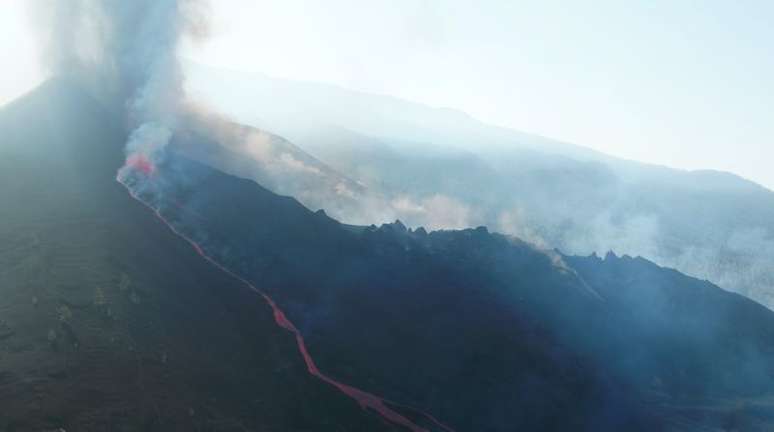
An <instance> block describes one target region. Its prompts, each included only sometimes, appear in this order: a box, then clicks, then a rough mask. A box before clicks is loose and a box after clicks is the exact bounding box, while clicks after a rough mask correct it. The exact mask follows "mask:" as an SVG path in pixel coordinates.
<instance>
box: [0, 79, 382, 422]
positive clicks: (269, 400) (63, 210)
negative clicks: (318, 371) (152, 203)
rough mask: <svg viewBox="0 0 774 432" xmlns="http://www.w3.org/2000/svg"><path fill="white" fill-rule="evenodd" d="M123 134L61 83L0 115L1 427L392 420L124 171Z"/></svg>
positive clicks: (95, 107)
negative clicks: (333, 379) (187, 237)
mask: <svg viewBox="0 0 774 432" xmlns="http://www.w3.org/2000/svg"><path fill="white" fill-rule="evenodd" d="M124 138H125V137H124V136H123V134H122V133H121V129H120V128H119V127H117V125H116V122H115V121H114V119H113V118H112V116H110V115H108V114H107V113H106V112H105V111H104V110H103V109H102V107H101V106H100V105H99V104H97V103H96V102H95V101H94V100H92V99H91V98H90V97H89V96H87V95H86V94H84V93H82V92H80V91H79V90H78V89H77V88H75V87H73V86H72V85H70V84H69V83H68V82H66V81H63V80H52V81H49V82H48V83H46V84H44V85H42V86H41V87H40V88H38V89H36V90H35V91H33V92H32V93H31V94H28V95H27V96H25V97H23V98H22V99H20V100H17V101H15V102H13V103H12V104H10V105H8V106H5V107H3V108H2V110H0V200H2V202H3V203H4V204H3V205H0V221H1V222H2V223H0V245H1V246H0V407H2V408H0V430H2V431H8V432H11V431H43V430H69V431H105V430H126V431H130V430H131V431H134V430H147V431H155V430H158V431H165V432H166V431H177V430H179V431H193V430H202V431H203V430H207V431H245V430H282V431H285V430H288V431H308V430H349V431H362V430H392V428H391V427H390V426H388V425H387V424H386V423H385V422H384V421H383V420H382V419H380V418H379V416H377V415H374V414H373V413H369V412H367V411H365V410H362V409H361V408H360V407H358V405H357V403H355V402H354V401H353V400H351V399H350V398H348V397H346V396H345V395H343V394H342V393H341V392H340V391H338V390H337V389H335V388H334V387H333V386H331V385H328V384H326V383H324V382H322V381H320V380H318V379H316V378H315V377H313V376H311V375H309V373H308V372H307V367H306V365H305V363H304V359H303V358H302V356H301V354H300V353H299V351H298V347H297V345H296V340H295V338H294V336H293V335H292V334H291V333H289V332H287V331H286V330H284V329H282V328H280V327H279V326H278V325H277V324H276V323H275V320H274V316H273V313H272V310H271V308H270V307H269V305H267V304H266V303H265V302H264V301H263V299H261V298H260V297H259V296H257V295H256V294H255V293H254V292H252V291H251V290H249V289H248V287H247V286H246V285H245V284H243V283H241V282H240V281H238V280H236V279H235V278H233V277H232V276H229V275H228V274H226V273H224V272H223V271H222V270H220V269H218V268H216V267H214V266H213V265H211V264H210V263H208V262H207V261H205V260H204V259H202V257H201V256H199V255H198V254H197V253H196V252H195V250H194V249H193V248H192V247H191V245H190V244H188V243H187V242H185V241H184V240H182V239H181V238H179V237H178V236H176V235H175V234H173V233H172V231H170V229H169V228H168V227H167V226H166V225H165V224H164V223H162V221H161V220H159V219H158V218H157V217H155V216H154V215H153V213H152V212H151V211H149V210H148V209H147V208H146V207H145V206H143V205H142V204H141V203H139V202H137V201H135V200H133V199H132V198H131V197H130V196H129V194H128V193H127V191H126V190H125V188H124V187H123V186H122V185H120V184H119V183H117V182H116V181H115V173H116V170H117V168H118V167H119V166H121V165H122V163H123V150H122V148H123V143H124ZM60 428H61V429H60Z"/></svg>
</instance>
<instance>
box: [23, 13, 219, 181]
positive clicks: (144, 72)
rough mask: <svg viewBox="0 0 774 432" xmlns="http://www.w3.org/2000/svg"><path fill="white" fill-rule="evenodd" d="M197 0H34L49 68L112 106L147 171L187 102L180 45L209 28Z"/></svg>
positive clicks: (133, 159)
mask: <svg viewBox="0 0 774 432" xmlns="http://www.w3.org/2000/svg"><path fill="white" fill-rule="evenodd" d="M206 8H207V3H206V2H205V1H202V0H132V1H126V0H72V1H67V2H62V1H51V0H48V1H46V0H39V1H37V2H34V3H33V4H32V14H33V19H34V20H36V21H38V22H37V23H36V24H37V28H39V29H42V30H41V34H40V37H41V39H42V45H43V47H44V49H43V50H42V52H43V61H44V64H46V65H47V66H48V67H49V68H50V69H51V70H50V72H51V74H52V75H56V76H59V77H63V78H66V79H69V80H72V81H75V82H77V84H78V85H79V86H80V87H82V88H85V89H88V90H89V91H90V92H91V93H92V95H93V96H94V97H96V98H97V99H98V100H100V101H101V102H102V103H104V104H105V105H106V106H108V107H109V108H110V109H112V110H114V111H115V112H116V114H118V115H119V116H120V118H121V119H122V121H123V122H124V127H125V128H126V132H127V135H128V140H127V146H126V152H127V162H128V163H129V164H133V165H136V167H138V168H140V169H141V170H142V171H144V172H151V171H152V170H153V166H154V162H155V161H157V160H158V159H159V158H161V157H163V149H164V148H165V147H166V145H167V143H168V142H169V140H170V138H171V137H172V135H173V133H174V131H175V129H176V127H177V125H178V121H179V118H180V115H181V113H182V107H183V106H184V103H183V101H184V93H183V82H182V80H183V75H182V72H181V68H180V65H179V63H178V59H177V51H178V48H179V47H180V44H181V41H182V40H183V39H184V38H185V37H190V38H194V39H199V38H203V37H205V36H206V34H207V28H208V27H207V20H206Z"/></svg>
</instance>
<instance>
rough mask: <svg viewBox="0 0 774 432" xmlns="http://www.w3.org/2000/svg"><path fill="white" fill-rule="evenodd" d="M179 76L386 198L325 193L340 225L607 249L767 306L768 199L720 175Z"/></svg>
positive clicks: (244, 80)
mask: <svg viewBox="0 0 774 432" xmlns="http://www.w3.org/2000/svg"><path fill="white" fill-rule="evenodd" d="M186 70H187V72H188V75H189V84H188V87H189V89H190V90H191V91H192V92H193V93H194V94H197V95H199V96H200V97H201V98H203V99H204V100H206V101H208V102H209V103H211V104H212V105H214V106H215V107H217V108H218V109H220V110H221V111H222V112H224V113H227V114H229V115H231V116H234V117H235V118H236V119H237V120H238V121H240V122H243V123H246V124H251V125H254V126H257V127H261V128H262V129H264V130H268V131H272V132H274V133H277V134H280V135H282V136H284V137H286V138H288V139H289V140H291V141H293V142H294V143H295V144H297V145H299V146H300V147H302V148H303V149H305V150H306V151H307V152H309V153H311V154H312V155H314V156H315V157H317V158H318V159H320V160H322V161H323V162H325V163H327V164H329V165H330V166H332V167H334V168H335V169H336V170H337V171H339V172H341V173H343V174H344V175H346V176H347V177H349V178H351V179H353V180H355V181H359V182H362V183H363V184H365V185H366V186H367V187H368V188H369V190H371V191H372V192H378V194H379V195H380V196H383V197H386V198H385V199H377V200H368V201H364V204H363V205H362V206H361V207H362V208H360V209H356V210H353V209H351V208H344V207H339V206H337V205H336V204H335V202H336V200H335V198H336V197H335V195H333V194H331V196H332V197H333V198H334V200H333V201H332V202H331V203H330V204H328V205H327V206H324V207H323V208H326V210H328V211H329V213H330V214H331V215H332V216H334V217H335V218H337V219H339V220H342V221H345V222H349V223H364V222H365V220H367V221H368V223H372V222H376V221H381V222H386V221H390V220H394V218H396V217H399V218H400V219H401V220H403V221H404V222H405V223H407V224H408V225H409V226H413V227H416V226H430V227H433V228H460V227H466V226H476V225H486V226H489V227H492V228H493V229H496V230H498V231H500V232H505V233H508V234H512V235H516V236H519V237H522V238H526V239H529V240H531V241H533V242H536V243H542V244H544V245H547V246H549V247H557V248H560V249H561V250H563V251H565V252H567V253H572V254H590V253H592V252H599V253H604V252H606V251H608V250H615V251H616V252H618V253H621V254H629V255H632V256H638V255H639V256H645V257H648V258H649V259H652V260H654V261H655V262H657V263H659V264H661V265H665V266H669V267H674V268H677V269H678V270H680V271H682V272H685V273H687V274H690V275H692V276H695V277H699V278H702V279H708V280H711V281H713V282H715V283H717V284H719V285H720V286H722V287H724V288H726V289H730V290H733V291H736V292H739V293H742V294H744V295H746V296H748V297H751V298H753V299H754V300H756V301H760V302H762V303H764V304H766V305H767V306H770V307H771V306H772V305H774V297H772V296H774V267H772V266H771V264H770V263H771V261H772V260H774V192H772V191H770V190H767V189H765V188H763V187H761V186H759V185H756V184H754V183H752V182H749V181H747V180H744V179H741V178H739V177H737V176H734V175H732V174H728V173H719V172H713V171H694V172H689V171H680V170H674V169H668V168H665V167H659V166H655V165H646V164H640V163H636V162H632V161H626V160H621V159H616V158H613V157H609V156H606V155H603V154H600V153H598V152H594V151H591V150H588V149H584V148H582V147H578V146H573V145H570V144H566V143H561V142H556V141H552V140H549V139H546V138H541V137H535V136H531V135H528V134H524V133H520V132H518V131H512V130H507V129H503V128H498V127H493V126H490V125H486V124H484V123H482V122H479V121H477V120H475V119H474V118H471V117H469V116H466V115H465V114H463V113H460V112H455V111H452V110H444V109H436V108H431V107H426V106H422V105H421V104H416V103H411V102H407V101H401V100H399V99H395V98H391V97H387V96H379V95H370V94H363V93H358V92H354V91H349V90H346V89H342V88H337V87H334V86H326V85H322V84H315V83H304V82H294V81H287V80H278V79H271V78H268V77H266V76H261V75H258V74H253V75H248V74H244V73H238V72H233V71H224V70H217V69H212V68H207V67H204V66H201V65H196V64H187V66H186ZM235 88H238V89H239V91H237V92H235V91H233V89H235ZM225 89H228V91H225ZM230 95H238V97H231V96H230ZM428 149H430V150H428ZM301 200H302V202H303V203H305V204H307V203H306V202H305V201H304V200H303V199H301ZM312 207H313V208H317V207H318V206H316V205H314V206H312ZM363 215H367V217H365V218H364V217H363ZM450 215H451V216H450ZM369 218H370V219H369Z"/></svg>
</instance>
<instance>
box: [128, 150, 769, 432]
mask: <svg viewBox="0 0 774 432" xmlns="http://www.w3.org/2000/svg"><path fill="white" fill-rule="evenodd" d="M178 173H185V176H184V179H181V177H180V176H179V175H178ZM127 182H128V185H129V187H130V188H133V189H134V190H137V191H138V193H139V194H140V197H141V198H142V199H144V200H146V201H147V202H148V203H149V204H150V205H153V206H154V207H156V208H157V209H158V210H159V212H160V214H161V215H162V216H163V217H164V218H165V219H166V220H168V221H169V222H170V223H171V224H173V225H174V226H175V227H177V229H179V230H181V232H183V233H185V235H186V236H188V237H190V238H192V239H195V240H196V241H197V242H198V243H199V244H200V245H201V247H202V248H203V249H204V250H205V253H207V254H208V255H210V256H212V257H214V259H216V260H217V261H219V262H221V263H223V264H224V265H226V266H228V267H229V268H230V269H231V270H232V271H235V272H236V273H238V274H240V275H241V276H242V277H245V278H246V279H248V280H250V281H252V282H253V283H255V284H259V285H260V286H261V287H262V289H264V290H265V291H266V292H267V293H268V294H269V295H270V296H271V297H272V298H274V299H275V300H276V301H277V303H278V304H279V305H280V307H282V308H283V309H284V310H285V313H286V314H287V317H288V318H289V319H290V320H291V321H293V322H294V323H295V324H296V326H297V327H298V329H299V330H300V332H301V334H303V335H304V338H305V340H306V344H307V347H308V349H309V352H310V353H311V355H312V356H313V357H315V358H316V359H317V360H318V362H317V364H318V366H319V367H320V369H321V370H323V371H325V372H326V373H327V374H329V375H330V376H332V377H334V378H336V379H341V380H343V381H345V382H348V383H351V384H354V385H356V386H358V387H360V388H362V389H365V390H367V391H372V392H375V393H377V394H382V395H385V396H386V397H387V398H388V399H389V400H392V401H396V403H400V404H406V405H409V406H414V407H415V408H416V409H418V410H421V411H425V412H428V413H430V414H431V415H432V416H434V417H437V418H439V419H441V420H442V421H443V422H445V423H447V424H449V425H450V427H452V428H454V429H456V430H491V431H499V430H503V431H504V430H513V429H514V428H517V429H518V428H521V429H526V430H590V431H591V430H594V431H599V430H683V429H681V428H682V427H684V426H685V425H691V426H690V428H689V430H699V429H700V428H708V429H709V430H712V428H720V427H725V426H724V425H725V424H727V423H733V424H737V425H742V426H743V429H744V430H766V429H767V428H770V427H771V423H770V416H771V414H772V412H774V411H773V410H772V408H774V407H772V406H771V404H770V403H769V402H767V401H768V400H769V399H768V398H769V397H770V395H771V394H772V391H774V380H773V377H774V369H772V367H771V365H772V364H774V363H772V362H773V361H774V314H772V313H771V312H770V311H768V310H766V309H765V308H763V307H762V306H760V305H758V304H756V303H754V302H752V301H750V300H748V299H745V298H743V297H741V296H739V295H736V294H731V293H728V292H726V291H723V290H721V289H720V288H718V287H716V286H714V285H712V284H709V283H707V282H701V281H698V280H695V279H692V278H689V277H686V276H684V275H681V274H679V273H677V272H675V271H673V270H668V269H663V268H660V267H658V266H656V265H654V264H652V263H650V262H647V261H645V260H642V259H638V260H633V259H631V258H621V259H619V258H617V257H614V256H612V255H610V256H609V257H608V258H607V259H605V260H604V261H602V260H598V259H594V258H593V257H592V258H575V257H566V256H562V255H559V254H557V253H545V252H541V251H539V250H537V249H535V248H534V247H532V246H530V245H528V244H525V243H522V242H520V241H517V240H514V239H511V238H508V237H505V236H502V235H498V234H491V233H489V232H488V231H487V230H486V229H484V228H479V229H475V230H472V229H468V230H462V231H439V232H431V233H427V232H425V231H424V230H417V231H409V230H407V229H406V227H405V226H403V225H402V224H401V223H394V224H388V225H383V226H381V227H378V228H377V227H375V226H371V227H354V226H346V225H342V224H340V223H338V222H337V221H335V220H334V219H331V218H329V217H328V216H327V215H325V214H324V213H323V212H316V213H313V212H311V211H309V210H307V209H306V208H304V207H303V206H302V205H300V204H299V203H298V202H297V201H295V200H293V199H291V198H288V197H280V196H277V195H274V194H273V193H271V192H269V191H268V190H266V189H264V188H262V187H260V186H259V185H257V184H255V183H253V182H251V181H248V180H243V179H237V178H234V177H231V176H228V175H224V174H223V173H220V172H218V171H215V170H213V169H211V168H209V167H207V166H205V165H202V164H199V163H196V162H193V161H191V160H189V159H187V158H185V157H184V156H181V155H179V154H170V155H169V157H168V158H167V159H166V161H165V162H164V163H163V164H161V165H159V166H157V167H156V172H155V174H153V175H151V176H148V175H147V174H145V173H142V172H135V173H134V174H132V175H131V176H129V177H127ZM630 262H631V263H633V264H631V265H630ZM702 323H707V324H702ZM739 401H748V402H749V403H751V404H752V405H754V406H755V408H754V409H752V410H751V412H748V411H747V408H745V407H741V408H740V406H739V404H738V402H739ZM711 404H716V406H712V407H710V405H711ZM423 426H425V427H428V428H430V427H431V425H425V424H423ZM433 430H436V429H433ZM437 430H440V429H437Z"/></svg>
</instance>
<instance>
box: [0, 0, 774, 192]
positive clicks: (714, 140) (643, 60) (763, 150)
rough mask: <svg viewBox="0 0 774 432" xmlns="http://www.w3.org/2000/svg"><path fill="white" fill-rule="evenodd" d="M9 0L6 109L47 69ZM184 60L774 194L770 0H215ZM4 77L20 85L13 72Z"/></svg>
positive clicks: (0, 94) (4, 30) (4, 48)
mask: <svg viewBox="0 0 774 432" xmlns="http://www.w3.org/2000/svg"><path fill="white" fill-rule="evenodd" d="M23 2H24V1H23V0H0V7H1V8H2V13H0V32H1V33H0V35H1V36H2V38H0V53H2V55H3V59H4V60H3V68H4V69H3V72H2V73H3V75H4V76H3V79H2V81H0V103H2V101H5V100H8V99H9V98H10V97H13V96H15V95H16V94H18V93H19V92H20V91H21V89H22V88H25V87H29V86H30V85H32V84H31V83H34V82H35V79H39V77H40V76H41V72H40V71H39V70H38V69H37V66H36V62H35V57H34V56H32V55H31V54H30V53H29V50H30V47H31V46H32V45H33V44H32V42H31V37H30V34H29V30H28V24H27V21H26V20H25V18H24V14H23V12H22V11H21V5H22V4H23ZM211 3H212V5H211V9H212V12H213V16H214V20H213V35H212V38H211V39H210V40H209V42H207V43H206V44H205V45H204V46H200V47H198V48H190V49H187V50H186V55H187V56H189V57H192V58H194V59H196V60H199V61H201V62H203V63H208V64H211V65H215V66H221V67H227V68H230V69H237V70H248V71H257V72H263V73H266V74H269V75H272V76H277V77H287V78H294V79H304V80H315V81H323V82H330V83H335V84H340V85H343V86H345V87H349V88H354V89H359V90H365V91H370V92H376V93H386V94H391V95H394V96H397V97H401V98H405V99H410V100H414V101H418V102H423V103H427V104H430V105H436V106H447V107H453V108H458V109H461V110H463V111H466V112H468V113H470V114H472V115H474V116H476V117H478V118H480V119H482V120H484V121H487V122H490V123H495V124H499V125H504V126H509V127H513V128H515V129H519V130H523V131H526V132H533V133H537V134H541V135H545V136H549V137H552V138H558V139H562V140H565V141H569V142H573V143H576V144H580V145H584V146H587V147H592V148H595V149H598V150H601V151H603V152H606V153H610V154H613V155H617V156H623V157H626V158H631V159H636V160H641V161H646V162H655V163H659V164H665V165H669V166H674V167H681V168H690V169H693V168H713V169H722V170H728V171H732V172H735V173H738V174H741V175H743V176H745V177H747V178H750V179H753V180H756V181H758V182H760V183H762V184H764V185H766V186H768V187H770V188H774V168H772V166H774V42H773V41H774V26H773V25H772V23H773V22H774V1H769V0H759V1H752V0H739V1H734V2H731V1H727V0H723V1H714V0H703V1H689V0H648V1H645V0H643V1H619V0H595V1H594V2H581V1H574V0H565V1H558V0H542V1H518V0H502V1H496V0H478V1H472V0H468V1H455V0H435V1H430V0H426V1H422V0H325V1H322V0H249V1H248V0H217V1H212V2H211ZM5 75H7V76H8V77H9V78H6V76H5Z"/></svg>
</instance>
